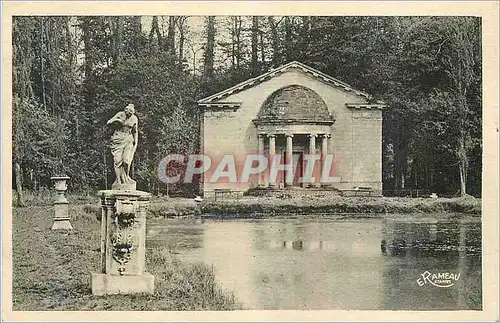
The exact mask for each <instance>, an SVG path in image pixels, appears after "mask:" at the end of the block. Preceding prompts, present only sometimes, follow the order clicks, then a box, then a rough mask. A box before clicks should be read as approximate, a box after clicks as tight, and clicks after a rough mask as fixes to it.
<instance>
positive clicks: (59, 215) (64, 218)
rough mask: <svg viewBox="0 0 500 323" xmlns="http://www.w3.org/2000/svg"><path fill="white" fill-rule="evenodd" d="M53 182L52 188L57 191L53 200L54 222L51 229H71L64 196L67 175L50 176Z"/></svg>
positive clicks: (67, 203) (66, 201) (66, 187)
mask: <svg viewBox="0 0 500 323" xmlns="http://www.w3.org/2000/svg"><path fill="white" fill-rule="evenodd" d="M50 179H51V180H52V181H53V182H54V188H55V190H56V192H57V197H56V200H55V201H54V223H53V224H52V230H72V229H73V227H72V226H71V223H70V222H69V220H70V219H69V214H68V205H69V202H68V200H67V199H66V196H64V193H65V192H66V190H67V189H68V186H67V181H68V180H69V177H68V176H53V177H51V178H50Z"/></svg>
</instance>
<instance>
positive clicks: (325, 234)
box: [252, 221, 384, 310]
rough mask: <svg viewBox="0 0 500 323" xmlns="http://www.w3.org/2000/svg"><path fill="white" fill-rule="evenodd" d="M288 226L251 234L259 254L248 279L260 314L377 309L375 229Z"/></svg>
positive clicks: (261, 228) (333, 225)
mask: <svg viewBox="0 0 500 323" xmlns="http://www.w3.org/2000/svg"><path fill="white" fill-rule="evenodd" d="M287 222H288V223H287ZM289 223H290V221H283V223H274V222H273V223H272V225H258V224H257V225H256V226H255V227H254V229H253V232H254V236H253V241H255V242H254V245H255V246H259V247H258V248H259V249H258V252H257V253H256V254H255V257H254V258H253V262H252V268H253V269H252V276H253V281H254V284H255V289H254V291H255V293H256V295H259V296H258V299H259V300H260V301H259V302H260V309H296V310H300V309H377V308H378V303H379V296H378V292H379V291H380V290H381V285H380V284H381V281H382V279H381V271H380V268H381V267H382V262H383V261H384V258H383V257H382V256H381V255H380V250H379V247H378V244H377V242H378V241H379V237H380V231H379V226H370V225H368V226H367V224H366V223H352V222H347V221H346V222H340V221H339V222H335V223H329V225H325V224H324V223H315V222H310V223H305V224H300V225H297V226H296V227H295V228H293V227H288V225H289ZM281 226H282V227H281ZM263 241H264V243H262V242H263ZM266 247H267V248H266ZM360 263H363V266H360V265H359V264H360ZM367 291H369V292H367Z"/></svg>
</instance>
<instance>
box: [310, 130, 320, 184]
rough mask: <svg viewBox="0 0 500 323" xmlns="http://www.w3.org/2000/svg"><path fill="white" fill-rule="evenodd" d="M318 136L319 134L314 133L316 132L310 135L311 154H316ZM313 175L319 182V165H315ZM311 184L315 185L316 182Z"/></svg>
mask: <svg viewBox="0 0 500 323" xmlns="http://www.w3.org/2000/svg"><path fill="white" fill-rule="evenodd" d="M316 136H317V134H314V133H313V134H310V135H309V155H315V154H316ZM315 165H316V164H315ZM313 177H314V180H315V181H316V182H317V181H318V171H317V167H313ZM310 185H311V186H315V185H314V183H311V184H310Z"/></svg>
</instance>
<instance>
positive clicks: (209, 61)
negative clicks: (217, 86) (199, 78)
mask: <svg viewBox="0 0 500 323" xmlns="http://www.w3.org/2000/svg"><path fill="white" fill-rule="evenodd" d="M206 36H207V37H206V46H205V52H204V53H203V78H204V79H205V80H209V79H212V78H213V76H214V56H215V16H208V18H207V25H206Z"/></svg>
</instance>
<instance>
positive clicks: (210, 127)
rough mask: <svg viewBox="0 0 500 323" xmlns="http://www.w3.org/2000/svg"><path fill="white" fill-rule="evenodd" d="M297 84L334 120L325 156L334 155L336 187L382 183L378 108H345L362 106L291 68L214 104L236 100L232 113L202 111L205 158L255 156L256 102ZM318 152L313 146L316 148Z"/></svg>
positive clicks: (230, 185)
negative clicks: (313, 94) (323, 105)
mask: <svg viewBox="0 0 500 323" xmlns="http://www.w3.org/2000/svg"><path fill="white" fill-rule="evenodd" d="M293 84H297V85H302V86H305V87H308V88H310V89H311V90H313V91H315V92H316V93H317V94H319V95H320V96H321V97H322V99H323V100H324V101H325V103H326V105H327V106H328V108H329V111H330V113H331V114H332V115H333V116H334V117H335V119H336V121H335V123H334V124H333V126H332V129H331V139H330V140H329V146H328V153H333V154H335V158H336V161H337V176H340V177H342V183H336V184H334V186H335V187H338V188H352V187H354V186H364V185H369V186H372V187H373V188H374V189H381V185H382V178H381V176H382V164H381V163H382V150H381V149H382V133H381V128H382V121H381V120H382V119H381V118H382V112H381V111H380V110H368V109H355V108H347V107H346V105H345V104H346V103H366V100H365V99H364V98H363V97H361V96H359V95H356V94H355V93H352V92H346V91H345V90H343V89H341V88H335V87H333V86H332V85H329V84H326V83H324V82H322V81H320V80H318V79H317V78H314V77H312V76H310V75H309V74H305V73H303V72H302V71H300V70H297V69H288V70H286V71H285V72H284V73H282V74H280V75H277V76H274V77H273V78H271V79H269V80H267V81H265V82H262V83H259V84H257V85H255V86H253V87H250V88H248V89H245V90H243V91H241V92H238V93H234V94H232V95H229V96H227V97H224V98H223V99H221V100H220V101H218V102H242V105H241V107H240V108H239V109H238V110H236V111H233V110H223V111H210V110H208V111H205V113H204V126H203V130H204V131H203V139H202V140H203V145H204V151H205V154H208V155H210V156H217V155H219V156H222V155H224V154H234V155H236V156H241V157H242V158H244V156H245V155H246V154H251V153H256V152H257V145H258V139H257V129H256V127H255V125H254V123H253V122H252V120H253V119H255V118H256V116H257V114H258V112H259V110H260V108H261V106H262V104H263V103H264V102H265V100H266V99H267V98H268V96H269V95H271V94H272V93H273V92H275V91H277V90H279V89H281V88H283V87H285V86H288V85H293ZM318 148H319V147H318ZM252 185H255V183H250V184H249V183H216V184H210V183H207V182H205V183H204V191H205V192H207V191H212V190H213V189H215V188H230V189H233V190H240V191H245V190H247V189H248V188H249V187H251V186H252Z"/></svg>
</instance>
